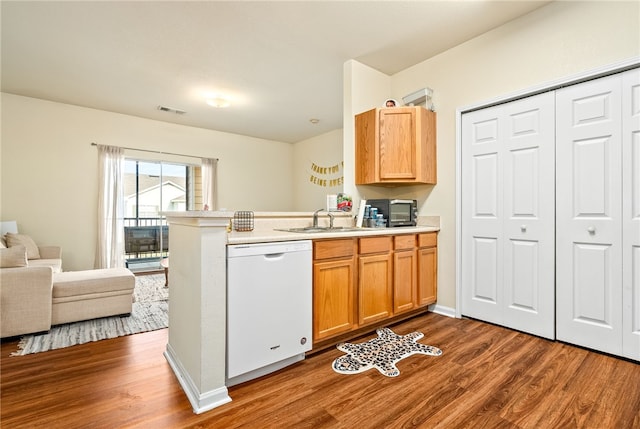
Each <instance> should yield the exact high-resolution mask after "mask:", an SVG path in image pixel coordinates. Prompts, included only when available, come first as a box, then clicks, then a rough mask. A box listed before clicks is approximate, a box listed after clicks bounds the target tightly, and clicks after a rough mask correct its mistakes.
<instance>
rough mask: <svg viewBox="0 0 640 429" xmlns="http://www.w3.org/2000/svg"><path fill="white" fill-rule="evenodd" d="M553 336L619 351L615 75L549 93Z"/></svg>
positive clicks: (619, 228)
mask: <svg viewBox="0 0 640 429" xmlns="http://www.w3.org/2000/svg"><path fill="white" fill-rule="evenodd" d="M556 111H557V122H556V160H557V171H556V195H557V201H556V209H557V214H556V234H557V236H556V240H557V241H556V242H557V247H556V257H557V286H556V301H557V308H556V319H557V330H556V334H557V338H558V339H560V340H563V341H567V342H569V343H573V344H577V345H582V346H585V347H590V348H593V349H596V350H601V351H604V352H608V353H613V354H618V355H619V354H621V352H622V311H621V309H622V243H621V242H622V235H621V231H622V222H621V209H622V201H621V197H622V192H621V189H622V145H621V130H622V127H621V78H620V76H610V77H605V78H601V79H597V80H595V81H591V82H585V83H582V84H579V85H574V86H571V87H567V88H565V89H562V90H558V91H556Z"/></svg>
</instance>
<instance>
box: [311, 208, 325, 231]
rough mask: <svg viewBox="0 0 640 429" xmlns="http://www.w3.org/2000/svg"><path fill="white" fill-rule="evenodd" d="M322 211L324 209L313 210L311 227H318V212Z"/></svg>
mask: <svg viewBox="0 0 640 429" xmlns="http://www.w3.org/2000/svg"><path fill="white" fill-rule="evenodd" d="M322 211H324V209H318V210H316V211H315V212H313V227H314V228H317V227H318V213H319V212H322Z"/></svg>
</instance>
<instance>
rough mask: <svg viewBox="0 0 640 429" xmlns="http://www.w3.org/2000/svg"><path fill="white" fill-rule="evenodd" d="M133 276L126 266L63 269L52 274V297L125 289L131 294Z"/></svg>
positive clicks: (133, 283)
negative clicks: (79, 269)
mask: <svg viewBox="0 0 640 429" xmlns="http://www.w3.org/2000/svg"><path fill="white" fill-rule="evenodd" d="M135 284H136V280H135V276H134V275H133V273H132V272H131V271H129V270H128V269H127V268H105V269H98V270H87V271H65V272H63V273H57V274H54V276H53V298H54V299H55V298H62V297H68V296H76V295H88V294H95V293H104V292H113V291H126V292H128V293H131V294H133V288H134V287H135Z"/></svg>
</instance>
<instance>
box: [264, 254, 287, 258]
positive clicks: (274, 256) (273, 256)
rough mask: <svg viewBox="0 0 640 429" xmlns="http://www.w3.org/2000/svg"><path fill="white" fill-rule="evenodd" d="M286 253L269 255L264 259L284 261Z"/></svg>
mask: <svg viewBox="0 0 640 429" xmlns="http://www.w3.org/2000/svg"><path fill="white" fill-rule="evenodd" d="M283 256H284V253H282V252H281V253H268V254H266V255H264V259H282V257H283Z"/></svg>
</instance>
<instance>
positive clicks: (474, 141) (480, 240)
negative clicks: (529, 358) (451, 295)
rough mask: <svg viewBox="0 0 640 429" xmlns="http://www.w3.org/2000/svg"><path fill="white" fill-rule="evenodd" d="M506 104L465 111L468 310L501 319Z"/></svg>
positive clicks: (474, 314) (464, 262)
mask: <svg viewBox="0 0 640 429" xmlns="http://www.w3.org/2000/svg"><path fill="white" fill-rule="evenodd" d="M501 123H502V107H500V106H498V107H490V108H486V109H483V110H479V111H476V112H472V113H467V114H464V115H463V116H462V208H461V213H462V231H461V233H462V255H461V256H462V300H461V301H462V303H461V305H462V308H461V312H462V314H463V315H466V316H470V317H474V318H477V319H481V320H484V321H487V322H491V323H497V324H502V323H503V316H502V313H503V312H502V305H503V286H502V279H503V276H502V261H503V259H504V258H503V253H502V252H503V246H502V242H503V239H502V223H503V214H502V212H503V208H502V204H503V198H502V195H503V186H502V184H503V180H502V170H503V167H502V163H503V161H502V158H503V156H504V155H503V154H502V152H503V150H502V148H501V142H500V140H501V136H500V133H499V132H500V124H501Z"/></svg>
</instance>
